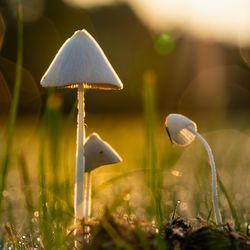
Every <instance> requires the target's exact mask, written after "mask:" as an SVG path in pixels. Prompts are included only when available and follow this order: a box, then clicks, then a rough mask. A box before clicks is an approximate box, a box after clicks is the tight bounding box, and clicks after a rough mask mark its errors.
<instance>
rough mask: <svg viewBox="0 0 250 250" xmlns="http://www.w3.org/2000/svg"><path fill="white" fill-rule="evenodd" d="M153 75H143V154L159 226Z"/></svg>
mask: <svg viewBox="0 0 250 250" xmlns="http://www.w3.org/2000/svg"><path fill="white" fill-rule="evenodd" d="M155 78H156V77H155V75H154V73H153V72H151V71H147V72H145V74H144V89H143V107H144V117H145V152H144V168H149V169H151V171H150V174H149V176H148V178H147V183H148V185H149V189H150V197H151V204H153V213H154V215H155V217H156V221H157V223H158V225H159V226H161V225H162V221H163V215H162V208H161V201H162V192H161V186H162V175H161V174H160V172H161V171H158V162H157V161H158V160H157V152H156V144H155V130H156V126H155V121H156V94H155V83H156V79H155Z"/></svg>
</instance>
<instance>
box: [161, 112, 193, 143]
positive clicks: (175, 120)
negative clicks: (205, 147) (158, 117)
mask: <svg viewBox="0 0 250 250" xmlns="http://www.w3.org/2000/svg"><path fill="white" fill-rule="evenodd" d="M165 126H166V130H167V132H168V135H169V138H170V140H171V142H172V143H173V144H176V145H178V146H187V145H189V144H190V143H191V142H192V141H193V140H194V139H195V135H194V134H193V133H192V132H191V131H197V126H196V124H195V122H193V121H192V120H190V119H189V118H187V117H185V116H184V115H180V114H170V115H168V116H167V118H166V121H165Z"/></svg>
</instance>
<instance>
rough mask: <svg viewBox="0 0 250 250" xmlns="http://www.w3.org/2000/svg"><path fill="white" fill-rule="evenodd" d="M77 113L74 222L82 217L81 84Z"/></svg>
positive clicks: (83, 167)
mask: <svg viewBox="0 0 250 250" xmlns="http://www.w3.org/2000/svg"><path fill="white" fill-rule="evenodd" d="M77 94H78V113H77V146H76V173H75V197H74V212H75V222H77V220H82V219H83V218H84V206H83V203H84V191H83V187H84V174H83V173H84V171H85V158H84V142H85V128H84V117H85V112H84V88H83V85H79V87H78V92H77Z"/></svg>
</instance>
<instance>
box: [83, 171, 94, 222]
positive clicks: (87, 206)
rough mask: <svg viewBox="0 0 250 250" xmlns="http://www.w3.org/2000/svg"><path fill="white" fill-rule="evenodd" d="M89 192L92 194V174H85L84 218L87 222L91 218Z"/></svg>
mask: <svg viewBox="0 0 250 250" xmlns="http://www.w3.org/2000/svg"><path fill="white" fill-rule="evenodd" d="M91 192H92V174H91V172H86V202H85V215H84V218H85V219H86V220H88V219H89V218H90V216H91Z"/></svg>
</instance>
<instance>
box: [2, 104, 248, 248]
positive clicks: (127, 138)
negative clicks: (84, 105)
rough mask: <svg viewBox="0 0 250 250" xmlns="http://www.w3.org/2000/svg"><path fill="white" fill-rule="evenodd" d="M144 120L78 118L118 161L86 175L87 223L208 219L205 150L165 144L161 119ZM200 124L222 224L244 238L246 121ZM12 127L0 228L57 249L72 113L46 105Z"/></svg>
mask: <svg viewBox="0 0 250 250" xmlns="http://www.w3.org/2000/svg"><path fill="white" fill-rule="evenodd" d="M149 103H150V102H149ZM145 110H147V109H145ZM72 114H74V112H72ZM145 114H147V111H145ZM149 115H150V116H152V117H155V121H153V124H152V123H151V122H152V121H151V122H149V120H148V119H146V117H145V116H143V115H138V116H136V115H134V116H126V115H106V114H99V115H89V116H87V117H86V119H87V123H86V130H87V134H90V133H92V132H97V133H98V134H100V135H101V136H102V138H103V139H104V140H106V141H108V142H109V143H110V144H111V145H112V146H113V147H114V148H115V149H116V150H117V152H119V154H120V155H121V156H122V158H123V162H122V163H120V164H116V165H113V166H106V167H105V166H104V167H102V168H99V169H97V170H95V171H94V172H93V201H92V202H93V208H92V215H93V218H101V217H102V215H103V213H104V212H105V210H106V209H108V211H109V212H110V213H112V214H113V215H115V216H116V217H118V218H129V219H131V220H139V221H144V222H145V223H146V222H147V223H150V222H152V221H155V223H159V222H161V223H163V222H164V221H169V220H170V219H171V217H172V216H173V212H174V211H175V209H176V211H175V213H176V214H175V217H177V216H178V215H179V216H181V217H182V218H186V219H187V220H188V221H189V222H190V223H191V224H192V225H198V224H199V223H200V222H199V220H197V219H196V218H197V216H198V217H199V218H202V220H204V221H207V222H208V223H210V222H209V221H214V215H213V211H212V200H211V176H210V175H211V173H210V168H209V164H208V160H207V155H206V152H205V150H204V149H203V147H202V146H201V144H200V143H199V141H195V142H194V143H193V144H192V145H190V146H188V147H187V148H179V147H177V146H173V145H171V143H170V140H169V138H168V137H167V133H166V132H165V128H164V120H165V114H162V115H159V114H158V115H156V113H154V114H149ZM236 118H237V119H236ZM204 119H205V118H204V117H200V118H198V120H199V121H200V124H204V126H203V127H202V128H201V131H206V132H204V133H202V134H204V136H205V137H206V139H207V140H208V141H209V143H210V145H211V147H212V149H213V152H214V155H215V162H216V165H217V170H218V175H219V178H220V181H221V183H220V184H219V187H220V188H219V197H220V206H221V213H222V217H223V221H224V222H225V223H226V222H227V223H229V224H230V225H231V226H232V228H236V229H237V230H240V231H241V232H243V233H244V232H246V230H247V226H248V221H249V217H250V214H249V210H248V204H249V203H250V200H249V195H248V193H247V192H245V191H244V190H249V185H250V184H249V182H248V179H249V174H248V172H249V171H248V162H249V154H248V150H247V149H248V148H249V143H250V140H249V130H247V129H246V128H247V121H244V119H243V118H242V117H240V118H239V117H235V119H234V120H237V121H241V122H240V123H234V124H231V123H229V122H228V121H226V118H224V122H223V124H222V121H217V124H213V126H214V127H225V128H226V129H218V130H215V129H213V127H211V126H210V127H209V126H206V125H205V124H206V122H205V121H204ZM100 121H101V122H100ZM243 121H244V122H243ZM149 123H150V124H149ZM17 124H18V126H17V128H16V130H15V133H14V138H15V140H14V144H13V151H12V157H11V162H10V169H9V173H8V182H7V183H8V185H7V187H6V188H5V190H4V192H3V193H4V208H3V210H2V214H1V215H2V216H1V219H2V223H6V224H5V225H9V226H10V227H11V228H12V230H13V231H14V232H15V233H16V234H17V235H21V236H22V235H23V236H24V237H28V236H29V235H30V236H29V237H31V238H33V241H34V239H35V238H36V236H35V235H37V237H38V238H40V239H41V240H42V241H43V243H42V244H43V245H45V246H46V245H47V247H48V245H49V246H51V247H52V246H55V247H56V246H58V245H59V246H61V244H62V242H61V241H62V240H65V238H67V237H66V235H67V231H68V232H69V231H70V228H71V226H72V225H73V217H74V215H73V214H74V212H73V186H74V164H75V137H76V128H75V115H68V116H65V115H64V116H63V115H62V114H61V112H60V109H59V108H58V107H53V106H52V108H50V107H48V108H47V110H46V112H45V115H44V117H43V118H41V119H40V120H34V119H32V118H22V119H20V120H18V121H17ZM151 126H153V128H154V129H153V130H151ZM27 128H28V129H27ZM1 134H2V137H3V135H4V133H3V131H2V132H1ZM149 134H151V135H152V137H151V136H149V137H148V135H149ZM153 182H156V183H157V184H155V185H156V186H154V185H152V183H153ZM13 234H14V233H13ZM52 235H53V237H52ZM15 237H16V236H15ZM7 238H8V237H7ZM23 241H24V242H26V240H23ZM28 241H30V239H29V240H28ZM44 241H45V242H44ZM21 242H22V240H21ZM11 244H13V243H11ZM22 244H26V243H22ZM34 244H38V243H34ZM18 249H19V248H18ZM51 249H52V248H51Z"/></svg>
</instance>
